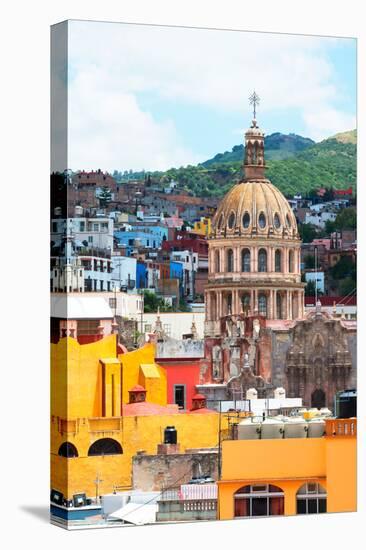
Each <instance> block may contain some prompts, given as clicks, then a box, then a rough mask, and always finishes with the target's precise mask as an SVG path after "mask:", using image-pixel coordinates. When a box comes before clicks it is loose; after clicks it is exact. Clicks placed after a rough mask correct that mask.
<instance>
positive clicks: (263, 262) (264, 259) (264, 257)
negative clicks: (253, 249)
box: [258, 248, 267, 273]
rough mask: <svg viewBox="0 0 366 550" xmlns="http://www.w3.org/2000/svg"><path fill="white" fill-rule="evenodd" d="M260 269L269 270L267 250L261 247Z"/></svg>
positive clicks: (259, 253)
mask: <svg viewBox="0 0 366 550" xmlns="http://www.w3.org/2000/svg"><path fill="white" fill-rule="evenodd" d="M258 271H259V272H260V273H264V272H266V271H267V251H266V250H264V248H261V249H260V250H259V252H258Z"/></svg>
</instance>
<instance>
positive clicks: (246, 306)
mask: <svg viewBox="0 0 366 550" xmlns="http://www.w3.org/2000/svg"><path fill="white" fill-rule="evenodd" d="M241 302H242V304H243V311H244V313H248V312H249V310H250V295H249V294H243V295H242V297H241Z"/></svg>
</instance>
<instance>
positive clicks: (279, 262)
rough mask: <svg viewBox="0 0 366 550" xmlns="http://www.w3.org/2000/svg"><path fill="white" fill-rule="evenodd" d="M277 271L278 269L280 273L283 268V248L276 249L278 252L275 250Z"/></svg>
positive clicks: (277, 271)
mask: <svg viewBox="0 0 366 550" xmlns="http://www.w3.org/2000/svg"><path fill="white" fill-rule="evenodd" d="M275 271H276V273H280V272H281V271H282V269H281V250H276V252H275Z"/></svg>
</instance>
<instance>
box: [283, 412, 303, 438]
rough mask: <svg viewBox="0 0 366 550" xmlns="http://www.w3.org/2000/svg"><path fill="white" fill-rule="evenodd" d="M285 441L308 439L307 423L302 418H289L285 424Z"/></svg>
mask: <svg viewBox="0 0 366 550" xmlns="http://www.w3.org/2000/svg"><path fill="white" fill-rule="evenodd" d="M284 427H285V435H284V437H285V439H302V438H304V437H307V430H308V426H307V422H306V420H304V419H303V417H302V416H294V417H292V418H288V420H287V421H286V422H285V426H284Z"/></svg>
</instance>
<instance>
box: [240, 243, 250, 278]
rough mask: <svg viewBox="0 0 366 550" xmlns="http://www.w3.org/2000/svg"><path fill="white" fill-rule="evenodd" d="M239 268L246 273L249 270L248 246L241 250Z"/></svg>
mask: <svg viewBox="0 0 366 550" xmlns="http://www.w3.org/2000/svg"><path fill="white" fill-rule="evenodd" d="M241 270H242V271H244V272H246V273H248V272H249V271H250V251H249V250H248V248H245V249H244V250H242V252H241Z"/></svg>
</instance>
